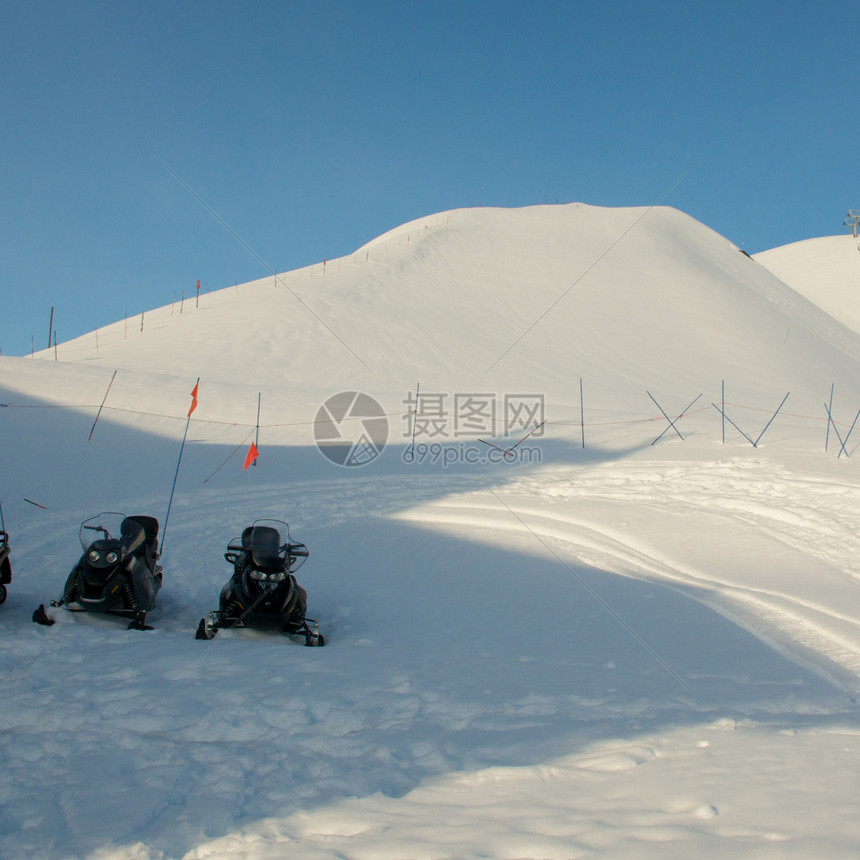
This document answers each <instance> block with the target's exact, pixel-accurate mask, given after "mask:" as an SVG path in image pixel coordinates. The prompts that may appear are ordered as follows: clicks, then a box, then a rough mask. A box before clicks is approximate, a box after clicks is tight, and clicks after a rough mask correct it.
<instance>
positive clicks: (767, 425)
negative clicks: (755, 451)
mask: <svg viewBox="0 0 860 860" xmlns="http://www.w3.org/2000/svg"><path fill="white" fill-rule="evenodd" d="M789 394H791V392H790V391H788V392H786V395H785V397H783V398H782V403H780V404H779V406H778V407H777V410H776V412H774V413H773V415H772V416H771V418H770V421H768V422H767V424H765V425H764V430H762V431H761V433H759V434H758V439H756V440H755V442H753V448H758V443H759V442H760V441H761V437H762V436H764V434H765V430H767V428H768V427H770V425H771V424H773V419H774V418H776V416H777V415H779V410H780V409H782V407H783V406H784V405H785V401H786V400H788V395H789Z"/></svg>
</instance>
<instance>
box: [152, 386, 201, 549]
mask: <svg viewBox="0 0 860 860" xmlns="http://www.w3.org/2000/svg"><path fill="white" fill-rule="evenodd" d="M198 385H200V377H199V376H198V377H197V382H196V383H195V384H194V389H193V391H192V392H191V397H192V400H191V408H190V409H189V410H188V417H187V418H186V419H185V432H184V433H183V434H182V444H181V445H180V446H179V459H178V460H177V461H176V473H175V474H174V475H173V486H172V487H171V488H170V499H169V501H168V502H167V513H166V514H165V515H164V527H163V528H162V530H161V555H164V540H165V538H166V537H167V523H168V520H169V519H170V508H171V507H172V506H173V494H174V492H175V491H176V479H177V478H178V477H179V466H180V464H181V463H182V452H183V451H184V450H185V440H186V439H187V438H188V425H189V424H191V413H192V412H193V411H194V410H195V409H196V408H197V386H198Z"/></svg>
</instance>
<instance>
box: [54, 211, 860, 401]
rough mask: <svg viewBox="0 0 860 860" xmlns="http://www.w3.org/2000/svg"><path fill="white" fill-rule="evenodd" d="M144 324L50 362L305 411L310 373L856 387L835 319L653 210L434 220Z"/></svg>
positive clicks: (525, 382) (480, 382) (385, 385)
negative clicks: (277, 400)
mask: <svg viewBox="0 0 860 860" xmlns="http://www.w3.org/2000/svg"><path fill="white" fill-rule="evenodd" d="M171 314H172V315H171ZM139 322H140V320H139V318H133V319H131V320H129V321H123V322H121V323H117V324H116V325H114V326H113V327H109V328H106V329H102V330H101V331H100V332H99V333H98V336H96V334H95V333H92V334H90V335H87V336H84V337H82V338H78V339H77V340H75V341H72V342H70V343H67V344H61V345H60V346H59V348H58V350H57V355H58V356H59V357H60V359H61V360H63V361H74V362H78V361H86V363H87V364H88V365H91V366H102V367H105V368H106V369H107V368H109V369H110V370H111V371H112V370H113V369H115V368H120V369H133V370H144V369H145V370H146V371H148V372H159V373H164V374H172V375H182V376H183V377H184V378H186V379H187V378H189V377H190V378H192V379H193V378H195V377H196V376H198V375H199V376H201V377H202V379H203V380H204V382H206V383H218V384H224V383H232V384H234V385H238V386H250V387H254V388H264V387H266V386H268V387H270V389H271V391H272V394H274V392H275V391H278V392H280V393H281V396H283V391H284V389H288V390H289V392H290V395H289V396H290V398H291V400H292V401H293V402H294V403H296V405H297V406H301V408H302V409H305V410H308V409H311V408H315V406H316V403H317V401H318V396H319V390H318V388H319V384H318V383H319V370H320V368H330V369H331V370H332V371H333V372H336V376H337V379H338V380H339V384H341V386H342V387H355V388H361V389H363V390H370V391H373V392H374V393H375V394H377V396H380V397H386V398H388V399H389V400H391V399H393V398H394V397H397V396H399V395H401V394H402V392H403V391H404V390H406V389H407V387H414V385H415V382H416V381H417V380H421V381H422V382H423V384H424V385H425V386H426V387H427V390H431V388H432V387H433V386H435V385H437V384H438V383H442V384H445V385H450V384H452V383H454V384H456V385H458V386H459V387H460V388H464V389H468V388H469V387H470V386H472V387H474V386H476V385H477V386H483V387H484V388H490V389H493V388H496V389H499V388H501V387H502V386H506V387H508V388H509V389H511V390H513V389H514V388H520V389H521V390H530V389H538V388H539V389H540V390H541V391H543V392H545V393H546V394H547V395H550V396H553V397H554V398H555V399H559V398H561V399H564V400H568V399H570V387H571V379H576V378H578V377H583V378H585V379H587V380H598V381H599V382H600V384H601V385H602V386H603V385H604V384H605V385H606V386H610V387H611V388H612V390H613V392H615V391H617V392H618V393H619V394H620V393H625V394H628V395H629V394H630V393H637V394H641V392H642V390H643V388H648V387H651V386H655V385H658V384H668V385H669V386H670V387H671V388H672V390H674V391H680V392H683V393H686V392H688V391H701V390H702V389H703V387H706V386H714V385H715V384H716V385H718V384H719V381H720V380H721V379H730V380H733V381H734V382H735V383H736V384H737V385H746V384H747V381H748V380H749V381H750V384H751V393H754V394H758V395H760V394H762V393H764V392H763V390H762V387H761V386H759V387H756V386H755V383H754V382H753V379H767V380H770V379H771V378H774V377H775V378H777V379H778V380H779V384H778V385H777V389H780V388H782V389H785V388H788V387H795V386H797V385H800V386H801V388H798V389H797V396H801V391H805V390H807V389H809V388H810V387H812V389H813V390H814V392H815V393H814V395H813V396H814V397H815V401H814V402H816V403H817V402H819V401H820V396H819V393H818V386H820V385H822V384H825V383H830V382H834V381H835V382H836V383H837V384H838V385H839V386H840V387H841V386H843V385H845V386H849V387H850V386H853V385H854V381H853V380H854V379H855V378H856V374H854V373H853V372H852V371H851V370H845V371H843V372H841V373H839V370H840V369H841V368H843V367H845V368H852V367H853V366H854V365H853V362H856V361H857V360H858V358H860V349H858V346H857V341H856V338H855V337H854V336H853V335H850V334H848V333H847V332H845V331H844V330H843V329H842V328H841V327H840V326H839V325H838V324H836V323H834V321H833V320H832V318H829V317H828V316H826V315H824V314H823V313H821V312H820V311H819V310H817V309H815V308H811V307H810V306H809V305H808V304H807V303H806V302H805V301H804V300H803V299H801V298H800V297H799V296H798V295H797V294H796V293H795V292H794V291H792V290H790V289H786V287H785V285H784V284H782V283H781V282H780V281H779V280H777V279H775V278H773V277H772V276H770V274H769V273H768V272H767V271H765V270H764V269H762V267H761V266H758V265H756V264H755V263H753V262H752V261H750V260H749V259H748V258H747V257H745V256H744V255H743V254H741V253H740V252H739V251H738V249H737V248H735V247H734V246H732V245H731V244H730V243H729V242H727V241H726V240H725V239H724V238H723V237H721V236H718V235H717V234H715V233H713V231H711V230H709V229H708V228H706V227H704V226H703V225H701V224H699V223H697V222H695V221H694V220H693V219H691V218H689V217H688V216H686V215H684V214H682V213H680V212H678V211H677V210H672V209H667V208H656V209H650V210H647V209H601V208H597V207H590V206H583V205H580V204H571V205H567V206H549V207H546V206H535V207H527V208H524V209H517V210H497V209H473V210H456V211H454V212H449V213H442V214H440V215H436V216H430V217H428V218H426V219H423V220H422V221H417V222H412V223H411V224H410V225H407V226H406V227H404V228H400V229H399V230H395V231H392V232H391V233H389V234H386V235H384V236H382V237H380V238H379V239H378V240H376V241H374V242H372V243H370V244H368V245H367V246H365V247H364V248H363V249H360V250H359V251H357V252H356V253H355V254H354V255H352V256H351V257H348V258H342V259H340V260H329V261H327V262H326V265H325V274H323V267H322V265H317V266H315V267H313V268H312V269H304V270H300V271H298V272H295V273H288V274H286V275H279V276H278V277H277V278H275V277H270V278H266V279H263V280H261V281H257V282H254V283H252V284H247V285H242V286H240V287H237V288H228V289H224V290H220V291H218V292H216V293H212V294H208V295H204V296H202V297H201V298H200V308H199V310H195V309H194V308H193V307H192V303H191V302H190V301H186V303H185V309H184V312H183V313H182V314H181V315H180V314H179V313H178V310H177V308H173V309H170V308H161V309H159V310H157V311H152V312H149V313H147V314H145V315H144V320H143V332H142V333H141V331H140V327H139ZM822 340H824V341H826V343H825V344H822V343H821V341H822ZM38 355H39V357H41V358H48V359H53V357H54V354H53V352H51V351H44V352H42V353H39V354H38ZM393 357H396V368H392V367H391V361H392V358H393ZM849 359H850V361H849ZM393 370H396V372H394V373H393V372H392V371H393ZM834 374H835V376H834ZM831 377H834V378H831ZM392 383H393V384H392ZM386 389H387V390H386ZM767 393H770V391H768V392H767ZM810 393H811V392H810ZM267 399H269V400H271V399H273V398H272V397H270V398H267Z"/></svg>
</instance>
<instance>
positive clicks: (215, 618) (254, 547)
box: [196, 520, 325, 646]
mask: <svg viewBox="0 0 860 860" xmlns="http://www.w3.org/2000/svg"><path fill="white" fill-rule="evenodd" d="M308 555H309V553H308V548H307V547H306V546H305V545H304V544H303V543H291V542H290V527H289V526H288V525H287V524H286V523H285V522H283V521H281V520H257V521H256V522H254V523H253V525H250V526H248V528H246V529H245V530H244V531H243V532H242V537H241V538H234V539H233V540H232V541H230V543H229V544H228V545H227V552H226V553H224V558H226V559H227V561H229V562H230V564H232V565H233V575H232V576H231V577H230V579H229V581H228V582H227V584H226V585H225V586H224V587H223V588H222V589H221V600H220V605H219V608H218V609H217V610H216V611H214V612H210V613H209V622H208V623H207V621H206V619H205V618H201V619H200V624H199V625H198V627H197V633H196V638H197V639H211V638H212V637H213V636H214V635H215V634H216V633H217V632H218V630H219V629H221V628H222V627H245V626H254V627H266V626H268V627H278V628H280V630H281V632H282V633H285V634H286V635H287V636H304V638H305V645H310V646H314V645H316V646H319V645H325V639H324V637H323V636H322V635H321V634H320V632H319V624H318V623H317V622H316V621H315V620H314V619H313V618H307V617H306V615H305V612H306V611H307V605H308V595H307V592H306V591H305V590H304V589H303V588H302V587H301V586H300V585H299V584H298V582H296V578H295V576H294V575H293V574H294V572H295V571H296V570H298V569H299V567H301V565H302V564H304V561H305V559H306V558H307V557H308ZM309 622H310V624H313V629H311V628H310V626H309Z"/></svg>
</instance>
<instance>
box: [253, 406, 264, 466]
mask: <svg viewBox="0 0 860 860" xmlns="http://www.w3.org/2000/svg"><path fill="white" fill-rule="evenodd" d="M261 396H262V394H261V392H259V391H258V392H257V426H256V429H255V431H254V447H255V448H256V449H257V450H259V449H260V398H261ZM253 465H254V466H256V465H257V458H256V457H254V463H253Z"/></svg>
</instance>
